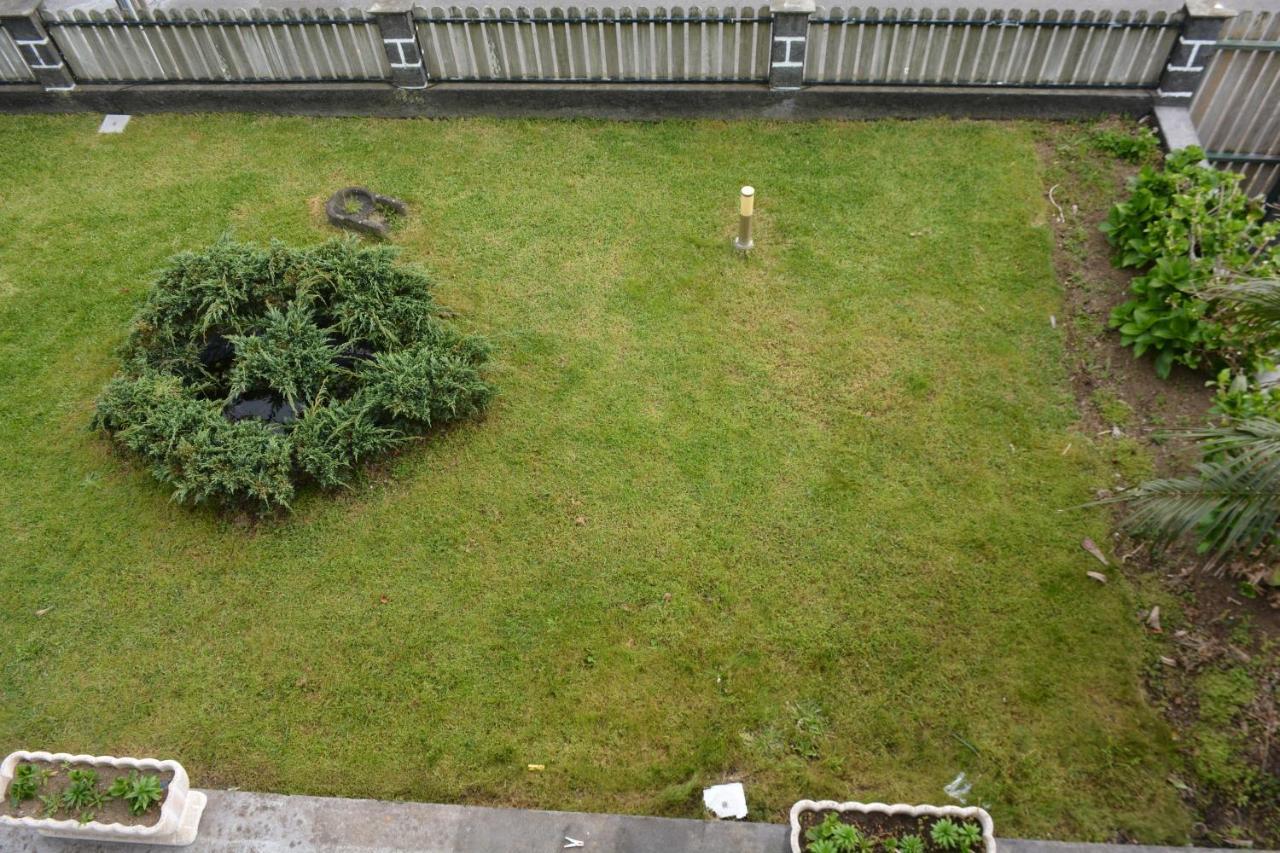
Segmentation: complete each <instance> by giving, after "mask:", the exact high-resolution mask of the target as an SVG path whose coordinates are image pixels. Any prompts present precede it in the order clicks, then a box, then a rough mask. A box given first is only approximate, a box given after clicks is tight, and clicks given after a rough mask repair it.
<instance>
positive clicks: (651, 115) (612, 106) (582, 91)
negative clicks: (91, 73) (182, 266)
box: [0, 83, 1152, 120]
mask: <svg viewBox="0 0 1280 853" xmlns="http://www.w3.org/2000/svg"><path fill="white" fill-rule="evenodd" d="M1151 103H1152V99H1151V93H1150V92H1146V91H1140V90H1139V91H1119V90H1109V89H1098V90H1088V89H983V88H973V89H966V88H952V87H940V88H911V89H904V88H900V87H894V86H879V87H877V86H814V87H810V88H806V89H799V90H785V89H770V88H769V87H768V86H766V85H750V84H705V85H702V84H689V85H684V86H662V85H646V84H626V83H608V84H560V85H557V84H523V83H520V84H502V83H440V84H436V85H433V86H429V87H428V88H425V89H418V90H412V89H400V88H396V87H394V86H391V85H388V84H381V83H351V84H332V85H326V86H318V85H315V84H288V83H284V84H257V85H236V84H213V85H189V84H184V85H165V84H156V85H146V86H136V85H134V86H120V85H82V86H77V87H76V88H75V89H74V90H72V91H68V92H60V93H49V92H46V91H44V89H43V88H41V87H40V86H4V87H0V111H4V112H14V113H57V112H93V113H126V114H133V115H137V114H144V113H162V112H180V113H181V112H187V113H190V112H253V113H271V114H277V115H308V116H336V115H368V116H388V117H405V118H407V117H428V118H449V117H464V116H503V117H521V118H525V117H542V118H548V117H549V118H577V117H596V118H609V119H624V120H625V119H632V120H656V119H662V118H680V117H685V118H770V119H814V118H844V119H872V118H916V117H921V116H951V117H956V118H976V119H1008V118H1043V119H1074V118H1087V117H1091V116H1097V115H1103V114H1108V113H1111V114H1114V113H1119V114H1125V115H1132V116H1138V115H1143V114H1145V113H1147V112H1149V111H1150V110H1151Z"/></svg>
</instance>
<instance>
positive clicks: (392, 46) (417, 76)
mask: <svg viewBox="0 0 1280 853" xmlns="http://www.w3.org/2000/svg"><path fill="white" fill-rule="evenodd" d="M0 2H3V0H0ZM369 14H371V15H373V20H374V21H375V23H377V25H378V31H379V32H380V33H381V34H382V49H383V50H384V51H385V52H386V54H387V64H388V65H390V66H391V84H392V85H393V86H395V87H396V88H397V89H425V88H427V65H426V63H425V62H424V61H423V55H422V45H420V44H418V27H417V25H416V24H414V22H413V0H379V2H377V3H375V4H374V5H373V6H372V7H371V8H370V9H369Z"/></svg>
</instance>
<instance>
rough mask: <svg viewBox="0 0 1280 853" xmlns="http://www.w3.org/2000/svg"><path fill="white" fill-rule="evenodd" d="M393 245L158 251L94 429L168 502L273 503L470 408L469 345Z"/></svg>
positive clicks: (340, 475) (477, 345)
mask: <svg viewBox="0 0 1280 853" xmlns="http://www.w3.org/2000/svg"><path fill="white" fill-rule="evenodd" d="M395 257H396V253H395V250H394V249H391V248H389V247H385V246H378V247H362V246H361V245H360V244H359V243H357V242H355V241H354V240H348V241H343V240H335V241H330V242H328V243H324V244H322V245H319V246H313V247H310V248H305V249H295V248H289V247H286V246H283V245H280V244H272V245H271V246H270V247H269V248H267V249H260V248H257V247H254V246H250V245H245V244H239V243H234V242H231V241H225V240H224V241H222V242H219V243H217V244H215V245H214V246H212V247H211V248H209V249H207V250H206V251H204V252H188V253H184V254H181V255H177V256H175V257H174V258H172V259H170V261H169V264H168V266H167V267H166V268H165V269H164V270H163V271H162V272H161V273H160V274H159V276H158V279H157V281H156V283H155V285H154V286H153V287H152V289H151V291H150V293H149V294H148V296H147V301H146V304H145V305H144V306H143V307H142V309H141V311H139V313H138V315H137V317H136V318H135V319H134V321H133V328H132V331H131V333H130V336H129V339H128V341H127V343H126V344H125V347H124V350H123V357H124V369H123V370H122V372H121V373H120V374H119V375H118V376H116V377H115V378H114V379H112V380H111V382H109V383H108V384H107V386H106V387H105V388H104V389H103V392H102V394H101V396H100V397H99V399H98V403H97V409H96V412H95V415H94V421H93V423H94V425H95V426H96V427H98V428H100V429H103V430H105V431H106V432H107V433H109V434H110V435H111V436H112V438H113V439H114V440H115V441H116V442H118V443H119V444H120V445H122V446H124V447H125V448H127V449H128V450H130V451H132V452H134V453H136V454H137V455H138V456H139V457H140V458H141V459H142V460H143V461H144V462H145V463H146V465H147V467H148V469H149V470H150V472H151V474H152V475H153V476H154V477H155V478H156V479H157V480H159V481H160V482H162V483H164V484H165V485H167V486H168V487H170V488H171V489H172V494H173V498H174V499H175V500H177V501H190V502H192V503H202V502H211V503H217V504H220V505H223V506H227V507H234V508H243V509H249V510H255V511H259V512H269V511H272V510H275V509H281V508H284V509H287V508H288V507H289V504H290V502H291V500H292V499H293V496H294V494H295V492H296V489H297V488H298V487H299V485H301V484H303V483H306V482H312V483H316V484H318V485H319V486H321V487H324V488H331V487H335V486H340V485H343V484H345V483H347V482H348V481H349V480H350V478H351V476H352V474H353V472H354V471H355V470H356V468H357V467H358V466H359V465H360V464H362V463H364V462H365V461H367V460H368V459H369V458H371V457H374V456H376V455H378V454H381V453H385V452H387V451H389V450H391V449H392V448H394V447H396V446H397V445H399V444H401V443H403V442H405V441H407V440H409V439H411V438H413V437H415V436H418V435H422V434H424V433H425V432H427V431H428V430H430V429H431V428H433V427H436V426H439V425H441V424H444V423H448V422H450V421H454V420H458V419H461V418H467V417H472V416H474V415H476V414H478V413H479V412H481V411H482V410H483V409H484V407H485V406H486V405H487V403H488V402H489V399H490V398H491V397H492V394H493V389H492V387H491V386H490V385H489V384H488V383H487V382H485V381H484V379H483V378H482V377H481V375H480V371H481V369H482V367H483V366H484V364H485V363H486V362H487V361H488V358H489V347H488V345H487V344H486V343H485V342H484V341H483V340H481V339H479V338H476V337H472V336H468V335H464V334H462V333H461V332H459V331H457V330H456V329H454V328H453V327H452V326H450V325H448V324H446V323H445V322H444V321H443V320H442V319H440V318H439V316H438V315H439V313H440V311H439V309H438V308H437V306H436V304H435V302H434V301H433V300H432V298H431V294H430V284H429V282H428V281H427V278H426V277H425V276H424V275H423V274H422V273H421V272H418V271H416V270H413V269H410V268H406V267H402V266H400V265H398V264H397V263H395Z"/></svg>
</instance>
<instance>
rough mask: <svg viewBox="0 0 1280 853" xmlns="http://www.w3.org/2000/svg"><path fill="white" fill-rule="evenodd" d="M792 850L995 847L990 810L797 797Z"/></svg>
mask: <svg viewBox="0 0 1280 853" xmlns="http://www.w3.org/2000/svg"><path fill="white" fill-rule="evenodd" d="M791 850H792V853H881V851H883V853H935V851H936V853H995V837H994V828H993V826H992V823H991V816H990V815H988V814H987V813H986V812H985V811H984V810H983V809H980V808H976V807H968V808H959V807H957V806H909V805H901V804H899V805H892V806H890V805H885V804H884V803H856V802H850V803H837V802H834V801H832V800H823V801H820V802H814V801H813V800H801V801H800V802H798V803H796V804H795V805H794V806H792V807H791Z"/></svg>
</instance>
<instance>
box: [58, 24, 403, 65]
mask: <svg viewBox="0 0 1280 853" xmlns="http://www.w3.org/2000/svg"><path fill="white" fill-rule="evenodd" d="M44 20H45V26H46V28H48V30H49V34H50V36H51V37H52V38H53V40H54V41H55V42H57V44H58V47H59V49H60V50H61V51H62V55H63V57H64V58H65V60H66V62H67V64H68V65H70V66H71V71H72V73H73V74H75V76H76V79H77V80H81V81H84V82H88V83H124V82H144V83H159V82H236V83H259V82H290V81H293V82H298V81H306V82H322V81H367V80H385V79H387V76H388V68H387V61H386V57H385V55H384V53H383V50H382V42H381V41H380V37H379V35H378V30H377V27H375V26H374V25H373V23H372V21H371V20H370V19H369V18H368V17H367V15H366V13H365V12H363V11H361V10H346V9H336V10H332V11H324V10H314V9H279V10H277V9H260V8H254V9H234V10H219V11H216V12H215V11H213V10H209V9H204V10H195V9H187V10H173V11H164V10H156V11H142V12H138V13H134V14H126V13H124V12H122V11H119V10H117V9H114V8H111V9H101V10H94V11H88V12H86V11H83V10H80V9H73V10H59V11H55V12H52V13H46V14H45V16H44Z"/></svg>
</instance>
